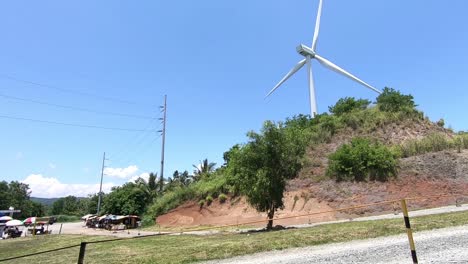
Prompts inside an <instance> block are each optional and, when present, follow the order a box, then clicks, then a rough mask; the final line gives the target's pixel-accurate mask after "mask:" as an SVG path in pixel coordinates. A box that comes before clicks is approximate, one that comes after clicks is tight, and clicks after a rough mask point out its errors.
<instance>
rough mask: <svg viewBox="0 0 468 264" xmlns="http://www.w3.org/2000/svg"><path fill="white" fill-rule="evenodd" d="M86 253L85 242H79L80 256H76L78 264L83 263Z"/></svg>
mask: <svg viewBox="0 0 468 264" xmlns="http://www.w3.org/2000/svg"><path fill="white" fill-rule="evenodd" d="M85 252H86V242H81V244H80V254H79V255H78V264H83V263H84V256H85Z"/></svg>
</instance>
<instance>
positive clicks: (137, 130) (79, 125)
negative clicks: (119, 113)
mask: <svg viewBox="0 0 468 264" xmlns="http://www.w3.org/2000/svg"><path fill="white" fill-rule="evenodd" d="M0 118H4V119H12V120H21V121H29V122H36V123H45V124H53V125H62V126H72V127H82V128H96V129H105V130H116V131H129V132H144V131H147V130H143V129H133V128H119V127H103V126H94V125H83V124H72V123H63V122H56V121H49V120H39V119H32V118H25V117H16V116H6V115H0Z"/></svg>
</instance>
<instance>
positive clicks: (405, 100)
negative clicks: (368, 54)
mask: <svg viewBox="0 0 468 264" xmlns="http://www.w3.org/2000/svg"><path fill="white" fill-rule="evenodd" d="M385 93H386V94H385ZM384 94H385V96H386V97H385V98H380V101H379V98H378V102H377V105H376V106H373V107H367V106H368V105H369V103H370V102H369V101H367V100H355V99H354V98H344V99H340V101H338V103H337V104H336V105H335V106H332V107H330V112H331V114H322V115H318V116H316V117H314V118H308V117H307V116H296V117H294V118H291V119H288V120H286V121H285V122H284V127H285V131H286V132H285V133H290V132H291V131H293V132H291V133H290V134H288V135H287V137H288V138H291V140H292V141H291V142H293V148H292V152H291V153H293V152H294V153H304V154H300V158H301V166H300V167H301V168H300V170H298V171H297V174H296V176H295V177H292V178H290V179H289V180H288V181H287V187H286V192H285V193H284V199H283V201H284V208H283V209H282V210H278V211H277V213H276V214H275V217H285V216H291V218H289V219H287V220H282V221H279V222H277V223H276V224H284V225H289V224H301V223H306V222H315V221H321V220H333V219H342V218H349V217H355V216H361V215H367V214H379V213H382V212H391V211H393V210H394V208H393V206H373V207H368V208H366V209H359V210H353V211H349V212H346V213H336V212H333V213H332V212H330V213H326V214H321V215H319V216H318V217H313V218H304V217H302V218H301V217H293V216H297V215H301V214H310V213H314V212H320V211H330V210H333V209H336V208H343V207H349V206H355V205H361V204H367V203H373V202H378V201H383V200H393V199H399V198H402V197H418V196H428V195H434V194H453V193H461V192H464V191H465V190H468V176H467V175H468V174H467V172H466V171H467V170H466V169H467V168H468V165H466V164H468V136H467V135H466V134H462V133H460V134H457V133H454V132H453V131H451V130H450V129H446V128H444V127H443V122H440V121H439V122H437V123H434V122H431V121H430V120H429V119H428V118H427V117H425V116H424V114H423V113H422V112H420V111H418V110H416V109H415V104H414V102H413V100H412V96H407V95H401V94H400V93H399V92H396V91H394V90H393V89H386V90H385V92H384ZM288 131H289V132H288ZM298 132H299V133H298ZM355 138H366V139H369V140H370V141H371V142H379V144H381V145H383V146H384V147H385V148H386V149H389V150H390V151H391V153H393V154H392V155H394V157H396V158H397V161H398V162H397V164H398V168H397V169H396V171H397V175H396V177H395V178H385V180H383V181H371V180H363V181H349V180H348V181H337V178H334V177H333V175H331V174H330V173H328V167H329V157H330V155H331V154H333V153H335V152H336V151H337V150H338V149H340V148H341V147H342V146H344V145H347V144H348V143H350V142H351V141H352V140H353V139H355ZM241 147H242V146H241ZM234 148H238V147H236V146H235V147H234ZM301 149H302V150H301ZM231 150H232V149H231ZM291 155H294V154H291ZM225 158H227V161H226V163H227V165H226V166H227V167H229V152H227V153H225ZM227 171H228V169H227ZM228 174H229V173H228V172H226V170H225V168H221V169H220V170H218V171H217V172H216V173H214V174H213V175H211V176H209V177H206V178H205V179H203V178H202V180H200V181H199V182H196V183H194V184H192V185H191V187H189V188H188V189H184V191H182V189H177V191H175V192H172V193H167V194H165V195H164V196H163V197H162V199H160V200H159V201H156V205H153V206H152V207H150V213H151V212H153V213H156V215H157V216H158V218H157V222H158V223H159V224H160V225H163V226H181V225H182V226H193V225H207V224H208V225H221V224H236V223H242V222H248V221H257V220H264V219H265V218H266V214H263V213H258V212H257V211H256V210H255V209H253V208H252V207H251V206H250V205H248V204H247V203H246V200H245V198H243V197H240V196H239V195H237V194H236V190H234V189H235V188H234V189H233V188H232V186H231V185H230V178H229V177H231V176H229V175H228ZM226 192H229V193H230V199H229V200H228V201H227V202H224V203H223V202H222V201H220V200H219V199H214V201H213V202H212V203H211V205H209V206H207V204H205V200H204V199H208V198H207V197H210V200H211V196H213V197H216V196H217V195H218V194H220V193H226ZM198 199H202V200H201V201H200V203H198V202H197V201H198ZM184 201H185V202H184ZM453 202H454V199H453V198H451V197H446V198H440V199H436V200H419V201H412V202H411V203H410V206H411V208H421V207H427V206H438V205H444V204H448V203H453ZM177 205H180V206H178V207H177ZM175 207H177V208H175ZM155 208H156V209H155ZM151 209H154V210H153V211H151ZM171 209H172V210H171ZM164 213H165V214H164ZM260 225H263V224H260Z"/></svg>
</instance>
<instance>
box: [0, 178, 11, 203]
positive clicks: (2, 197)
mask: <svg viewBox="0 0 468 264" xmlns="http://www.w3.org/2000/svg"><path fill="white" fill-rule="evenodd" d="M10 206H11V205H10V193H9V188H8V182H6V181H1V182H0V209H2V210H3V209H7V208H9V207H10Z"/></svg>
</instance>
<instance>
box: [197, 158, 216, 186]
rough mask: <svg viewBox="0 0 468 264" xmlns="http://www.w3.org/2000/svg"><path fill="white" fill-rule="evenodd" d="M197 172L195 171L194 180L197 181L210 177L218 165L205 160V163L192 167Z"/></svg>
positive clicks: (201, 162)
mask: <svg viewBox="0 0 468 264" xmlns="http://www.w3.org/2000/svg"><path fill="white" fill-rule="evenodd" d="M192 166H193V167H194V168H195V170H194V171H193V179H194V180H195V181H198V180H200V179H201V178H202V177H203V176H208V175H210V173H212V172H213V171H214V167H215V166H216V163H214V162H208V159H204V160H203V161H200V164H199V165H195V164H194V165H192Z"/></svg>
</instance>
